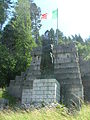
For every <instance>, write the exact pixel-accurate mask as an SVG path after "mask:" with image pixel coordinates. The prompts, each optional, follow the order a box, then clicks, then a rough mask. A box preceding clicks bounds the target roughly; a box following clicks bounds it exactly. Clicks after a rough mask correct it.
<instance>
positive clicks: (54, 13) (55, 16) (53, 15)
mask: <svg viewBox="0 0 90 120" xmlns="http://www.w3.org/2000/svg"><path fill="white" fill-rule="evenodd" d="M57 17H58V9H56V10H54V11H52V19H56V18H57Z"/></svg>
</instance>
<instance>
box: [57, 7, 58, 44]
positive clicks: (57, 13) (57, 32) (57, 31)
mask: <svg viewBox="0 0 90 120" xmlns="http://www.w3.org/2000/svg"><path fill="white" fill-rule="evenodd" d="M57 45H58V8H57Z"/></svg>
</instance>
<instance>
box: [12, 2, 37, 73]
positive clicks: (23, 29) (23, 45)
mask: <svg viewBox="0 0 90 120" xmlns="http://www.w3.org/2000/svg"><path fill="white" fill-rule="evenodd" d="M29 10H30V4H29V0H27V1H26V0H19V1H18V5H17V7H16V15H17V16H16V20H15V21H13V22H12V26H13V28H14V31H15V34H14V36H13V37H14V38H15V47H14V49H15V52H16V55H15V59H16V61H17V62H16V70H17V71H18V72H19V73H20V72H21V71H25V70H26V68H27V67H28V66H29V65H30V62H31V55H30V53H31V50H32V47H34V46H35V43H34V41H33V39H32V35H31V20H30V11H29ZM18 66H19V67H18Z"/></svg>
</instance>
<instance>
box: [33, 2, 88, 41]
mask: <svg viewBox="0 0 90 120" xmlns="http://www.w3.org/2000/svg"><path fill="white" fill-rule="evenodd" d="M34 2H35V3H36V4H37V6H39V7H40V8H41V11H42V14H43V13H50V12H51V11H53V10H55V9H56V8H58V9H59V22H58V24H59V29H60V30H61V31H62V32H63V33H64V35H66V36H70V35H75V34H80V35H81V36H82V37H83V38H84V39H86V38H88V37H89V36H90V13H89V12H90V0H34ZM56 26H57V24H56V20H52V19H49V20H42V28H41V30H40V33H44V32H45V30H47V29H50V28H53V29H56V28H57V27H56Z"/></svg>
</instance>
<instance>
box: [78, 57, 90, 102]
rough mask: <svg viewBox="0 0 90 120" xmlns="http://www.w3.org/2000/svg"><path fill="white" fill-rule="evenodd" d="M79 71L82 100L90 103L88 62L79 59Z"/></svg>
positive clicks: (89, 67)
mask: <svg viewBox="0 0 90 120" xmlns="http://www.w3.org/2000/svg"><path fill="white" fill-rule="evenodd" d="M80 71H81V77H82V82H83V87H84V99H85V101H89V102H90V61H85V60H83V59H82V58H81V57H80Z"/></svg>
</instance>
